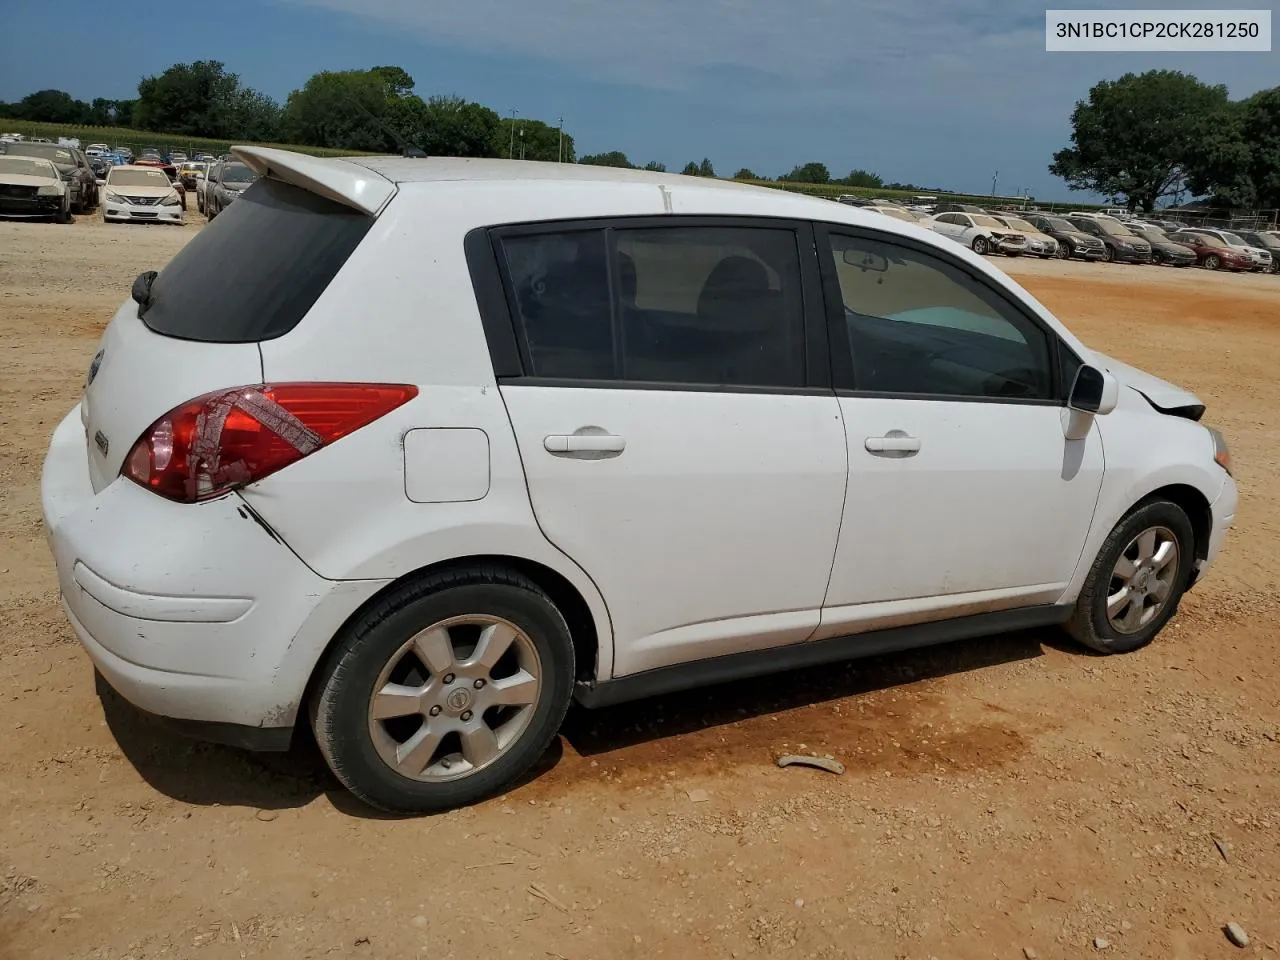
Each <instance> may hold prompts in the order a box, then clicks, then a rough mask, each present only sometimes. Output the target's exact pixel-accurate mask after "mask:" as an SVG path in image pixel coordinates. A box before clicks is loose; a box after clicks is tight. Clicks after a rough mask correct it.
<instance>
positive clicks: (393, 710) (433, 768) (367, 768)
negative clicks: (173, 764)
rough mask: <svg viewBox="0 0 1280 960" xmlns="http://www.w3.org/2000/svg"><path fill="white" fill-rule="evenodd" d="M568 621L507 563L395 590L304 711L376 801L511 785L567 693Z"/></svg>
mask: <svg viewBox="0 0 1280 960" xmlns="http://www.w3.org/2000/svg"><path fill="white" fill-rule="evenodd" d="M573 677H574V652H573V642H572V639H571V638H570V635H569V628H568V626H567V625H566V624H565V620H564V617H563V616H562V615H561V613H560V611H559V610H558V609H557V608H556V606H555V604H554V603H553V602H552V601H551V599H550V598H549V597H548V596H547V595H546V594H545V593H544V592H543V591H542V590H541V589H539V588H538V586H537V585H536V584H534V583H533V582H532V581H530V580H528V579H526V578H525V577H523V576H520V575H519V574H517V573H515V572H513V571H509V570H506V569H503V568H495V567H475V568H468V569H466V570H463V571H461V572H452V573H446V574H439V575H436V576H434V577H429V578H427V579H425V580H422V581H418V582H412V583H408V584H406V585H404V586H403V587H401V588H399V589H397V590H395V591H393V592H392V593H391V594H390V595H389V596H388V597H387V598H386V599H384V600H383V601H381V602H380V603H378V604H376V605H375V606H374V607H373V608H372V609H371V610H370V611H368V612H367V613H365V614H363V615H361V616H360V617H359V618H358V619H357V620H356V621H355V623H354V624H353V625H351V626H350V627H349V628H348V629H347V630H346V631H345V634H344V636H342V637H340V638H339V640H338V642H337V645H336V648H335V650H334V651H333V653H332V655H331V656H330V657H329V659H328V665H327V668H326V669H325V670H324V672H323V674H322V675H321V682H320V684H319V686H318V691H317V695H316V697H315V702H314V706H313V711H312V725H313V727H314V730H315V735H316V742H317V743H318V744H319V746H320V751H321V753H322V754H323V755H324V758H325V760H326V761H327V762H328V764H329V767H330V768H331V769H332V770H333V773H334V776H336V777H337V778H338V780H339V781H341V782H342V784H343V785H344V786H346V787H347V788H348V789H349V790H351V792H352V793H354V794H355V795H356V796H358V797H359V798H361V799H362V800H364V801H365V802H366V803H369V804H371V805H372V806H375V807H379V808H381V809H383V810H389V811H393V812H400V813H428V812H432V811H438V810H445V809H449V808H451V807H457V806H461V805H464V804H468V803H472V802H474V801H476V800H479V799H481V798H483V797H485V796H488V795H490V794H492V793H495V792H497V791H500V790H505V789H507V788H509V787H511V786H512V785H513V784H514V783H515V782H516V781H518V780H519V778H520V777H521V776H522V775H524V774H525V773H526V772H527V771H528V770H529V768H530V767H531V766H533V764H534V763H536V762H537V760H538V758H539V757H541V756H542V754H543V752H544V751H545V750H546V748H547V746H548V744H550V742H551V740H552V738H554V737H555V735H556V732H557V731H558V730H559V728H560V723H561V721H562V720H563V719H564V715H565V711H566V710H567V709H568V706H569V699H570V697H571V695H572V691H573Z"/></svg>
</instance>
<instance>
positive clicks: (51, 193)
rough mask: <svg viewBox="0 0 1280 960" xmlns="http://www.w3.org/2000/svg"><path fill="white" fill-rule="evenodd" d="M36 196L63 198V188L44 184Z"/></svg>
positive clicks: (52, 184) (53, 184)
mask: <svg viewBox="0 0 1280 960" xmlns="http://www.w3.org/2000/svg"><path fill="white" fill-rule="evenodd" d="M36 195H37V196H41V197H60V196H62V187H61V186H60V185H59V184H56V183H46V184H42V185H41V186H40V187H39V188H38V189H37V190H36Z"/></svg>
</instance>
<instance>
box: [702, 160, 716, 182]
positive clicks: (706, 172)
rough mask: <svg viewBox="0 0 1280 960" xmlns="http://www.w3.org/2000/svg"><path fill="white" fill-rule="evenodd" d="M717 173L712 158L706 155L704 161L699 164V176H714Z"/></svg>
mask: <svg viewBox="0 0 1280 960" xmlns="http://www.w3.org/2000/svg"><path fill="white" fill-rule="evenodd" d="M715 175H716V168H715V167H713V166H712V165H711V161H710V160H708V159H707V158H706V157H703V158H702V162H701V163H700V164H698V176H700V177H714V176H715Z"/></svg>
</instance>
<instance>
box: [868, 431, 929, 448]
mask: <svg viewBox="0 0 1280 960" xmlns="http://www.w3.org/2000/svg"><path fill="white" fill-rule="evenodd" d="M864 446H865V447H866V448H867V450H868V451H870V452H871V453H900V454H910V453H919V451H920V441H919V440H917V439H916V438H915V437H909V436H907V435H906V434H905V433H902V432H901V431H896V430H895V431H891V432H890V433H888V434H886V435H885V436H883V437H867V439H866V442H865V443H864Z"/></svg>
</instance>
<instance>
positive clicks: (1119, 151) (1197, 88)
mask: <svg viewBox="0 0 1280 960" xmlns="http://www.w3.org/2000/svg"><path fill="white" fill-rule="evenodd" d="M1071 128H1072V133H1071V142H1070V144H1069V145H1068V146H1066V147H1064V148H1063V149H1061V150H1059V151H1058V152H1057V153H1055V154H1054V155H1053V162H1052V163H1051V164H1050V165H1049V172H1050V173H1052V174H1054V175H1055V176H1059V177H1061V178H1062V179H1063V180H1065V181H1066V182H1067V185H1068V186H1069V187H1070V188H1071V189H1072V190H1092V191H1094V192H1096V193H1101V194H1103V195H1105V196H1107V197H1109V198H1110V199H1111V200H1112V202H1115V203H1124V204H1126V205H1127V206H1128V207H1129V209H1131V210H1137V209H1142V210H1144V211H1147V212H1150V211H1151V210H1152V209H1154V208H1155V205H1156V203H1157V202H1158V201H1160V200H1162V199H1165V198H1167V197H1179V196H1182V195H1190V196H1192V197H1204V198H1206V199H1207V200H1208V202H1209V203H1210V204H1211V205H1213V206H1219V207H1246V208H1254V209H1266V210H1270V209H1276V208H1280V87H1272V88H1271V89H1269V90H1262V91H1259V92H1258V93H1255V94H1253V95H1252V96H1250V97H1245V98H1243V99H1241V100H1231V99H1230V98H1229V96H1228V94H1227V88H1226V87H1225V86H1223V85H1221V84H1217V85H1210V84H1206V83H1202V82H1201V81H1200V80H1198V79H1197V78H1195V77H1193V76H1191V75H1189V74H1185V73H1180V72H1178V71H1176V70H1150V71H1148V72H1146V73H1141V74H1133V73H1127V74H1125V75H1124V76H1122V77H1120V78H1119V79H1118V80H1103V81H1102V82H1100V83H1098V84H1095V85H1094V87H1093V88H1092V89H1091V90H1090V91H1089V97H1088V99H1087V100H1082V101H1080V102H1079V103H1077V104H1076V106H1075V110H1074V111H1073V112H1072V114H1071Z"/></svg>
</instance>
